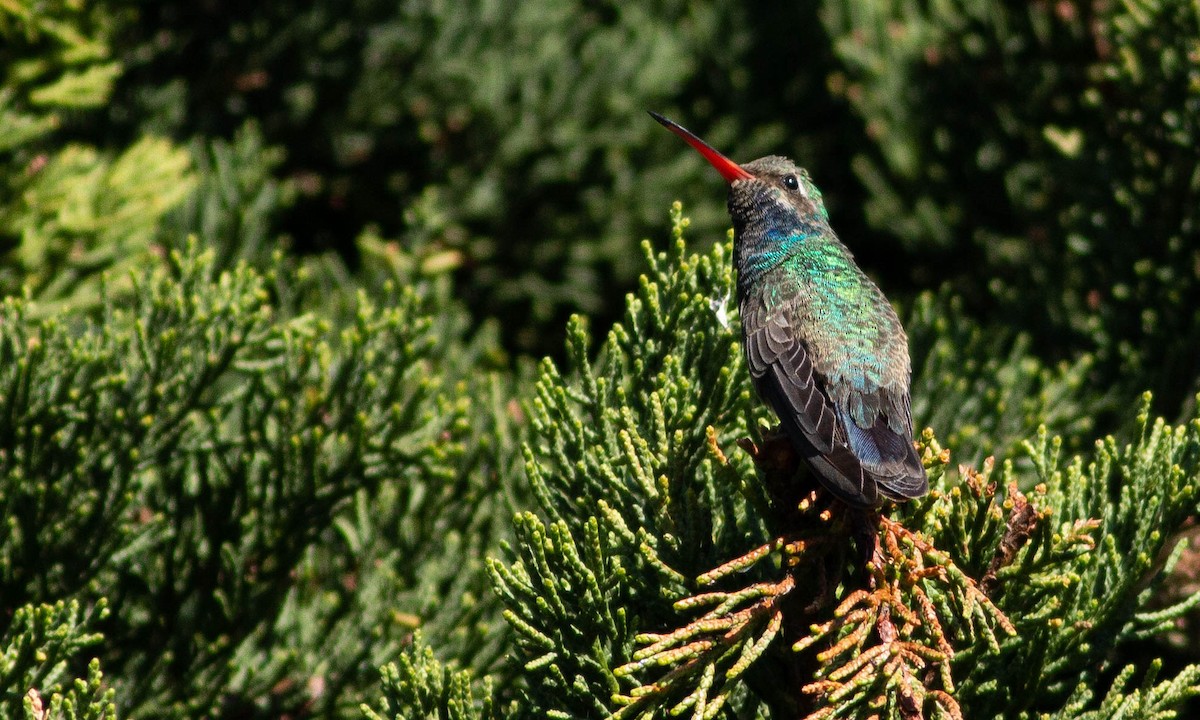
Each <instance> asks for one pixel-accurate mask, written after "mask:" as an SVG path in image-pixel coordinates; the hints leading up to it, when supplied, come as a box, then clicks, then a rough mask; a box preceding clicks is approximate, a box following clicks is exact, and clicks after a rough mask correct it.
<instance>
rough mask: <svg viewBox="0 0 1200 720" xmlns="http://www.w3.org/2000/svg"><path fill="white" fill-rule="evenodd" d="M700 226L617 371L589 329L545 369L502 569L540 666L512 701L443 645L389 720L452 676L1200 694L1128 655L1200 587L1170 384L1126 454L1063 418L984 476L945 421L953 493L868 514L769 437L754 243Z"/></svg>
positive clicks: (740, 711)
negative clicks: (707, 237)
mask: <svg viewBox="0 0 1200 720" xmlns="http://www.w3.org/2000/svg"><path fill="white" fill-rule="evenodd" d="M674 223H675V247H674V248H673V250H672V253H671V254H670V255H667V254H656V253H653V252H650V253H648V256H649V261H650V266H651V269H650V271H649V273H648V274H647V275H646V276H644V277H643V278H642V281H641V283H640V285H639V290H638V292H637V293H635V294H632V295H630V296H629V298H628V299H627V312H626V315H625V318H624V320H623V322H622V323H620V324H619V325H617V326H615V327H614V328H613V329H612V331H611V332H610V333H609V335H608V338H607V341H606V342H605V343H604V345H603V346H602V347H601V348H600V350H599V351H598V353H595V359H593V353H591V352H589V345H588V333H587V330H586V327H585V326H584V324H583V323H582V322H581V321H576V322H575V323H574V324H573V325H572V326H571V328H570V331H569V337H570V341H569V342H570V367H569V370H570V371H569V373H563V372H562V371H561V370H559V368H557V367H556V366H555V365H553V364H551V363H550V362H549V361H547V362H545V363H543V365H542V368H541V372H540V379H539V381H538V384H537V394H536V397H535V398H534V399H533V401H532V402H531V403H530V413H531V419H530V422H531V429H532V433H533V437H532V439H531V442H530V445H529V447H528V449H527V450H526V456H527V460H526V474H527V476H528V479H529V482H530V484H531V485H532V490H533V493H534V496H535V497H536V499H537V504H538V511H537V512H525V513H521V514H519V515H518V516H517V517H516V518H515V521H514V522H515V526H516V541H515V543H514V544H513V545H512V546H511V547H509V549H508V550H507V551H506V552H505V554H504V556H503V557H502V558H500V559H497V560H494V561H493V562H492V576H493V583H494V586H495V590H496V593H497V594H498V596H499V597H500V599H501V601H502V602H503V604H504V606H505V611H504V616H505V619H506V620H507V622H508V623H509V625H510V626H511V628H512V630H513V633H514V636H513V640H514V649H513V653H514V655H513V662H514V663H516V664H515V665H514V666H513V667H512V669H511V672H512V673H513V674H514V675H515V676H516V678H518V679H519V681H518V682H517V683H516V684H515V685H513V686H512V688H513V689H512V690H511V691H510V692H509V693H507V694H503V695H501V696H499V697H498V698H496V700H497V701H501V700H505V699H507V700H508V701H509V703H510V704H509V706H508V708H507V711H505V712H501V711H500V710H498V709H497V708H501V709H503V708H504V703H503V702H492V701H488V702H487V703H486V704H485V703H484V702H483V701H482V700H477V699H474V698H475V695H472V694H471V693H470V692H468V688H467V686H466V685H465V683H466V682H467V680H466V678H465V677H464V676H463V675H461V674H455V673H452V672H451V671H450V670H449V669H446V668H443V667H441V666H439V665H437V663H436V661H434V660H433V659H432V656H431V655H429V653H428V651H427V650H425V649H418V650H415V651H413V652H412V653H410V654H408V655H407V656H406V658H405V659H404V660H403V661H402V663H401V664H400V665H398V666H396V667H395V668H393V669H391V670H389V671H388V675H387V681H386V683H385V689H386V690H387V695H386V697H385V699H383V700H382V701H381V705H382V707H383V708H386V709H387V711H388V713H389V714H387V715H383V714H378V712H377V716H378V717H396V718H408V717H430V716H441V715H437V713H436V712H434V713H433V714H429V713H430V712H431V711H430V710H429V709H428V707H429V698H430V697H431V696H433V695H436V694H437V693H442V694H443V695H446V693H447V692H448V691H447V690H446V688H448V687H454V688H457V689H456V690H454V695H453V700H452V701H451V700H450V699H447V701H446V702H447V703H448V704H446V705H440V706H438V707H442V708H446V707H453V708H454V713H455V714H454V715H449V716H444V717H492V716H495V715H496V714H497V713H498V714H499V715H500V716H503V717H558V718H577V717H611V718H634V717H660V716H661V717H666V716H683V717H692V718H734V717H756V716H761V717H767V716H769V717H806V718H826V717H856V716H864V717H865V716H880V717H892V718H915V717H946V718H957V717H1014V718H1025V717H1029V718H1032V717H1037V716H1044V715H1046V714H1051V715H1054V716H1056V717H1063V718H1066V717H1077V716H1078V717H1087V715H1086V712H1087V711H1088V708H1089V703H1090V702H1091V701H1093V700H1094V699H1095V698H1096V697H1097V695H1099V694H1100V688H1102V687H1103V686H1104V684H1105V683H1109V682H1112V683H1113V685H1112V692H1111V694H1109V696H1108V699H1106V700H1104V703H1108V704H1111V703H1113V702H1119V703H1126V704H1129V703H1132V705H1131V706H1135V707H1138V708H1140V712H1144V713H1146V715H1145V716H1150V715H1153V714H1155V713H1158V712H1162V711H1166V710H1169V709H1170V708H1172V707H1173V706H1174V704H1176V703H1178V702H1179V701H1180V700H1181V699H1182V698H1184V697H1187V696H1189V695H1192V694H1196V693H1198V692H1200V684H1197V678H1198V675H1197V669H1196V668H1195V667H1188V668H1185V669H1183V670H1181V671H1179V672H1178V673H1177V674H1176V675H1175V676H1174V677H1170V678H1166V679H1160V678H1159V677H1158V674H1159V673H1160V668H1158V667H1157V666H1152V667H1147V668H1141V669H1139V668H1136V667H1132V666H1130V667H1124V668H1113V667H1110V663H1111V659H1112V657H1113V655H1112V653H1113V650H1114V649H1116V648H1118V647H1119V646H1120V645H1121V643H1123V642H1126V641H1128V640H1130V639H1132V638H1137V637H1145V636H1148V635H1153V634H1155V633H1157V632H1161V631H1162V630H1163V629H1164V628H1165V627H1167V626H1169V625H1170V624H1171V623H1172V622H1173V621H1174V619H1176V618H1178V617H1180V616H1181V615H1182V614H1183V613H1185V612H1187V611H1188V610H1189V609H1191V608H1192V607H1193V606H1194V605H1195V604H1196V602H1197V601H1196V599H1194V598H1193V599H1188V600H1185V601H1183V602H1182V603H1180V604H1177V605H1175V606H1172V607H1169V608H1165V609H1159V610H1155V611H1153V612H1151V611H1148V610H1147V609H1146V607H1145V604H1146V602H1147V600H1148V599H1149V597H1150V596H1151V594H1152V592H1153V587H1154V584H1155V582H1157V580H1156V578H1160V577H1161V575H1160V574H1159V572H1158V571H1159V570H1161V564H1160V560H1161V558H1160V555H1161V554H1162V553H1164V552H1169V551H1170V550H1171V549H1172V547H1173V543H1172V542H1171V540H1170V538H1171V535H1172V532H1173V529H1174V528H1178V527H1180V526H1181V524H1182V523H1183V522H1184V520H1185V519H1186V518H1187V517H1188V516H1189V515H1191V514H1194V513H1195V512H1196V509H1197V505H1198V499H1200V421H1195V420H1193V421H1191V422H1189V423H1186V424H1184V425H1181V426H1178V427H1171V426H1168V425H1166V424H1165V423H1164V422H1163V421H1162V420H1152V419H1150V416H1149V410H1148V407H1149V401H1150V398H1149V396H1148V395H1147V396H1146V397H1145V398H1144V400H1143V405H1142V410H1141V411H1140V414H1139V415H1138V418H1137V423H1138V428H1139V430H1138V432H1137V434H1136V436H1135V437H1134V439H1133V440H1132V441H1131V442H1129V443H1127V444H1124V445H1122V444H1119V443H1118V442H1117V441H1116V440H1114V439H1113V438H1104V439H1101V440H1099V441H1097V443H1096V444H1095V446H1094V448H1093V450H1092V452H1091V453H1090V457H1087V458H1084V457H1079V456H1077V457H1073V458H1064V457H1062V449H1061V445H1062V443H1061V440H1059V439H1058V438H1052V437H1051V436H1050V435H1049V434H1048V432H1047V431H1046V429H1045V428H1044V427H1042V428H1041V429H1039V430H1036V431H1033V432H1032V433H1031V434H1032V437H1031V439H1030V440H1028V441H1027V442H1025V443H1024V446H1023V449H1022V450H1021V452H1020V453H1019V457H1020V458H1021V459H1023V462H1022V463H1019V464H1018V463H1015V462H1013V461H1012V460H1006V461H1002V462H999V463H997V462H996V461H994V460H993V459H992V458H988V459H987V460H986V461H984V462H983V463H982V464H981V465H980V466H979V467H971V466H968V465H962V466H959V467H957V468H954V467H952V465H951V464H950V457H951V451H950V450H948V449H945V448H942V447H941V445H940V444H939V443H938V441H937V440H936V439H935V438H934V436H933V433H932V431H931V430H926V431H925V433H924V435H923V437H922V440H921V442H922V447H923V453H924V458H925V462H926V464H927V466H928V467H929V468H930V471H931V480H932V482H933V488H934V489H933V492H932V493H931V494H930V496H929V497H927V498H924V499H921V500H918V501H915V502H913V503H910V504H908V505H905V506H903V507H900V508H897V509H895V510H894V511H893V512H891V513H890V516H889V515H887V514H885V515H883V516H878V515H867V516H856V515H854V514H853V513H847V512H846V511H845V510H844V508H841V506H838V505H832V506H830V505H829V504H828V503H827V502H823V501H822V500H821V498H820V495H819V493H817V492H815V491H812V490H804V489H803V484H802V483H803V481H802V480H801V479H798V478H797V476H796V475H795V470H796V459H795V457H793V456H792V455H791V452H790V450H789V449H788V447H787V444H786V441H783V442H781V441H780V439H779V438H776V437H773V436H772V435H771V433H769V432H765V433H764V428H763V427H762V426H760V424H759V421H763V420H765V419H766V418H764V417H763V416H762V413H763V411H762V410H761V408H759V406H758V405H757V404H756V403H753V402H751V401H750V392H749V389H748V384H747V379H746V378H745V374H744V372H739V370H741V368H740V362H741V361H740V356H739V354H738V348H737V340H736V336H735V333H734V331H733V330H731V322H733V323H736V317H734V318H733V319H732V321H731V319H730V317H729V313H730V308H728V307H727V298H728V293H729V291H730V288H731V285H730V267H729V261H728V247H727V246H717V247H716V248H715V249H714V250H713V251H712V252H711V253H709V254H706V255H702V256H696V255H689V254H688V252H687V251H686V248H685V245H684V243H683V240H682V232H683V228H684V227H685V225H686V222H685V221H684V220H683V219H682V217H681V215H680V210H679V208H678V207H677V208H676V210H675V215H674ZM749 438H754V440H753V441H750V440H749ZM739 440H741V442H740V443H739ZM801 477H802V476H801ZM1022 488H1024V489H1022ZM864 524H865V527H864ZM764 543H765V544H764ZM1117 671H1119V672H1117ZM1114 672H1117V677H1116V678H1115V679H1112V678H1113V673H1114ZM1135 674H1144V678H1145V679H1144V681H1143V684H1142V685H1141V686H1140V688H1141V689H1140V690H1138V691H1137V695H1136V697H1131V696H1129V695H1128V694H1126V693H1127V691H1126V687H1127V686H1128V683H1129V682H1130V679H1131V678H1132V677H1133V676H1134V675H1135ZM422 688H425V690H422ZM475 692H482V690H481V688H480V687H477V688H475ZM423 708H424V709H423Z"/></svg>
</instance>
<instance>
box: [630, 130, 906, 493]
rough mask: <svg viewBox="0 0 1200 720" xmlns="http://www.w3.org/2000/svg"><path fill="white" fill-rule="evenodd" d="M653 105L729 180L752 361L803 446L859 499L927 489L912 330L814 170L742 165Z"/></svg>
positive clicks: (778, 162) (760, 386) (826, 475)
mask: <svg viewBox="0 0 1200 720" xmlns="http://www.w3.org/2000/svg"><path fill="white" fill-rule="evenodd" d="M650 114H651V115H652V116H653V117H654V119H655V120H657V121H658V122H660V123H662V124H663V125H664V126H666V128H667V129H668V130H670V131H671V132H673V133H675V134H676V135H678V136H680V137H682V138H683V139H684V140H686V141H687V142H688V144H690V145H691V146H692V147H694V148H695V149H696V150H698V151H699V152H700V154H701V155H703V156H704V158H705V159H706V160H708V162H709V163H710V164H712V166H713V167H714V168H716V169H717V172H719V173H721V176H722V177H724V178H725V181H726V182H728V183H729V215H730V217H732V218H733V263H734V266H735V267H736V268H737V273H738V277H737V295H738V308H739V310H740V312H741V317H742V346H743V348H744V350H745V354H746V364H747V365H748V366H749V368H750V375H751V378H752V380H753V382H754V387H755V389H756V390H757V391H758V394H759V395H760V396H761V397H762V398H763V399H764V400H766V401H767V402H768V403H769V404H770V405H771V407H772V408H773V409H774V410H775V414H776V415H778V416H779V420H780V422H781V423H782V425H783V428H784V431H785V432H786V433H787V435H788V437H789V438H790V440H791V442H792V445H793V446H794V447H795V448H796V450H797V451H798V452H799V454H800V455H801V457H803V458H804V460H805V461H806V462H807V464H808V466H809V467H810V468H811V469H812V471H813V472H814V473H815V474H816V476H817V479H818V480H819V481H820V482H821V484H822V485H823V486H825V488H827V489H828V490H829V491H830V492H831V493H833V494H834V495H835V496H837V497H838V498H840V499H841V500H842V501H844V502H846V503H848V504H850V505H853V506H856V507H862V508H872V507H876V506H878V505H880V504H881V503H882V502H883V501H884V499H890V500H895V501H903V500H909V499H912V498H917V497H920V496H922V495H924V494H925V493H927V492H928V491H929V480H928V479H927V478H926V476H925V468H924V467H923V466H922V465H921V459H920V458H919V457H918V456H917V452H916V448H915V447H914V446H913V442H912V438H913V423H912V411H911V409H910V408H909V394H908V392H909V391H908V386H909V378H910V376H911V374H912V370H911V367H910V365H909V360H908V338H907V337H906V336H905V334H904V328H903V327H902V326H901V325H900V319H899V318H897V317H896V311H895V310H893V309H892V306H891V304H890V303H888V301H887V298H885V297H884V296H883V293H882V292H881V291H880V290H879V288H878V287H877V286H876V285H875V283H873V282H871V279H870V278H868V277H867V276H866V274H865V273H863V271H862V270H861V269H859V267H858V265H857V264H855V262H854V257H853V256H852V255H851V254H850V250H849V249H848V248H847V247H846V246H845V245H843V244H842V243H841V241H840V240H838V238H837V235H835V234H834V232H833V229H832V228H830V226H829V215H828V213H827V212H826V210H825V204H824V202H823V201H822V200H821V192H820V191H819V190H817V187H816V186H815V185H813V182H812V180H811V179H809V176H808V173H807V172H806V171H805V170H804V169H803V168H800V167H797V166H796V164H795V163H794V162H792V161H791V160H789V159H787V158H784V157H779V156H776V155H772V156H768V157H763V158H759V159H758V160H754V161H753V162H748V163H746V164H745V165H738V164H737V163H735V162H733V161H732V160H730V159H729V158H727V157H725V156H724V155H722V154H721V153H719V152H717V151H716V150H715V149H713V148H712V146H710V145H709V144H708V143H706V142H704V141H703V140H701V139H700V138H698V137H696V136H695V135H694V134H692V133H691V132H689V131H688V130H686V129H684V128H683V127H681V126H679V125H678V124H676V123H674V122H672V121H671V120H668V119H667V118H665V117H663V116H662V115H659V114H658V113H654V112H652V113H650Z"/></svg>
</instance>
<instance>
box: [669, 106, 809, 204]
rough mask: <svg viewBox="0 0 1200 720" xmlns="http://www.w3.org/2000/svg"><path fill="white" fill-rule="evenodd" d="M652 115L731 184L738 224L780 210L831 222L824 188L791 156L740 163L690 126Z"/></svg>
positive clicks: (731, 202) (777, 156)
mask: <svg viewBox="0 0 1200 720" xmlns="http://www.w3.org/2000/svg"><path fill="white" fill-rule="evenodd" d="M650 115H651V116H652V117H653V118H654V119H655V120H657V121H658V122H660V123H662V125H663V126H664V127H666V128H667V129H668V130H670V131H671V132H673V133H675V134H676V135H678V136H679V137H681V138H683V139H684V140H685V141H686V142H687V143H688V144H689V145H691V146H692V147H693V148H695V149H696V150H697V151H698V152H699V153H700V154H701V155H703V156H704V159H705V160H708V162H709V164H711V165H712V166H713V167H714V168H716V170H717V172H719V173H721V177H723V178H725V182H727V183H729V213H730V215H732V216H733V221H734V224H735V226H737V225H741V224H745V223H747V222H752V221H753V220H754V219H755V218H756V217H763V216H777V215H779V214H780V211H783V214H791V215H793V216H794V217H796V218H798V219H802V220H807V221H809V222H811V221H819V222H827V221H828V215H827V213H826V211H825V203H824V201H823V200H822V199H821V191H820V190H818V189H817V186H816V185H814V184H813V182H812V179H811V178H810V177H809V176H808V171H807V170H805V169H804V168H802V167H799V166H797V165H796V163H794V162H792V161H791V160H789V159H788V158H785V157H781V156H779V155H768V156H767V157H762V158H759V159H757V160H753V161H751V162H748V163H746V164H745V165H738V164H737V163H735V162H734V161H732V160H730V159H729V158H727V157H725V156H724V155H722V154H721V153H719V152H717V150H716V149H714V148H713V147H712V146H711V145H709V144H708V143H706V142H704V141H703V140H701V139H700V138H699V137H697V136H696V135H695V134H694V133H692V132H691V131H690V130H688V129H687V128H684V127H683V126H681V125H679V124H678V123H676V122H674V121H672V120H668V119H667V118H665V117H663V116H662V115H659V114H658V113H655V112H651V113H650Z"/></svg>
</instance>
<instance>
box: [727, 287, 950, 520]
mask: <svg viewBox="0 0 1200 720" xmlns="http://www.w3.org/2000/svg"><path fill="white" fill-rule="evenodd" d="M742 332H743V340H744V345H745V351H746V362H747V364H748V365H749V368H750V374H751V377H752V378H753V380H754V385H755V388H756V389H757V390H758V393H759V395H761V396H762V397H763V399H764V400H766V401H767V402H768V403H769V404H770V405H771V407H772V408H773V409H774V410H775V413H776V415H778V416H779V419H780V422H781V423H782V424H783V427H784V430H785V431H786V432H787V433H788V435H789V437H790V438H791V440H792V443H793V445H795V446H796V449H797V450H798V451H799V452H800V454H801V455H802V456H803V457H804V459H805V460H806V461H807V462H808V464H809V466H810V467H811V468H812V469H813V471H814V472H815V473H816V474H817V477H818V479H819V480H820V481H821V483H822V484H823V485H824V486H825V487H826V488H827V489H829V491H830V492H832V493H833V494H834V495H836V496H837V497H839V498H840V499H841V500H843V501H844V502H846V503H848V504H851V505H855V506H859V507H872V506H876V505H878V504H879V503H880V502H881V498H880V496H881V495H882V496H883V497H886V498H889V499H892V500H908V499H911V498H915V497H920V496H921V495H924V494H925V493H926V492H928V489H929V483H928V480H927V478H926V476H925V469H924V467H923V466H922V465H921V460H920V458H919V457H918V456H917V453H916V449H915V448H914V447H913V444H912V415H911V411H910V410H909V398H908V393H907V391H905V392H902V393H896V392H892V391H889V390H888V389H887V388H883V387H878V386H875V387H863V388H861V389H856V388H853V387H849V386H847V385H845V384H842V385H840V386H838V385H833V384H831V382H830V379H829V378H828V377H827V376H826V375H824V374H823V373H821V372H820V370H819V369H818V368H816V367H814V364H813V360H812V355H811V354H810V353H809V351H808V348H807V347H806V346H805V344H804V342H803V341H801V340H800V339H799V335H800V334H799V332H798V331H797V329H796V328H795V327H793V325H792V320H791V318H790V317H789V313H786V312H774V313H768V312H767V311H766V310H765V308H763V307H762V306H761V304H759V303H744V304H743V307H742Z"/></svg>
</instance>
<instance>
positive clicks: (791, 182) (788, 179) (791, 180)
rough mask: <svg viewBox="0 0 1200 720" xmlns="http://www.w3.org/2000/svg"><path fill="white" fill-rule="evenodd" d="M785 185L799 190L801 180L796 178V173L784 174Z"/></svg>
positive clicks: (789, 188)
mask: <svg viewBox="0 0 1200 720" xmlns="http://www.w3.org/2000/svg"><path fill="white" fill-rule="evenodd" d="M783 186H784V187H785V188H787V189H788V190H799V189H800V181H799V180H797V179H796V176H795V175H784V176H783Z"/></svg>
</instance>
